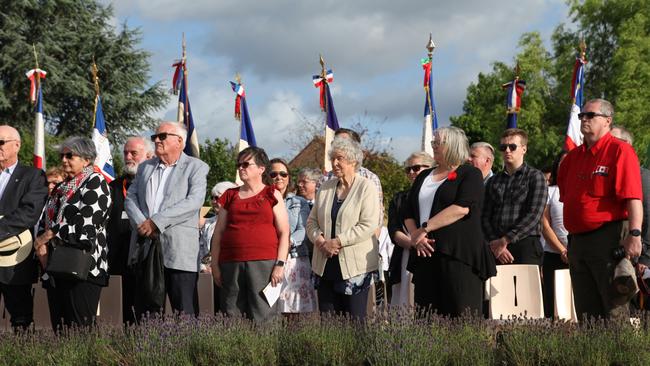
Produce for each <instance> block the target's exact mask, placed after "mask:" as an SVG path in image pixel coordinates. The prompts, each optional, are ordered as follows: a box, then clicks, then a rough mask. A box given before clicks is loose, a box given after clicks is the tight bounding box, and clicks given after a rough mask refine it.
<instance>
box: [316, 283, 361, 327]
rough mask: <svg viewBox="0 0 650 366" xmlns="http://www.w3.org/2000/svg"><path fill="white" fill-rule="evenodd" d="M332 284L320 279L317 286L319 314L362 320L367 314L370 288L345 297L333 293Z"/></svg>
mask: <svg viewBox="0 0 650 366" xmlns="http://www.w3.org/2000/svg"><path fill="white" fill-rule="evenodd" d="M334 282H335V281H331V280H326V279H323V278H321V280H320V283H319V284H318V290H317V292H318V308H319V310H320V312H321V314H323V313H334V314H347V315H350V316H351V317H352V318H353V319H357V320H361V319H364V318H365V317H366V315H367V312H368V295H369V293H370V287H368V288H366V289H364V290H362V291H361V292H359V293H356V294H354V295H345V294H341V293H338V292H336V291H334Z"/></svg>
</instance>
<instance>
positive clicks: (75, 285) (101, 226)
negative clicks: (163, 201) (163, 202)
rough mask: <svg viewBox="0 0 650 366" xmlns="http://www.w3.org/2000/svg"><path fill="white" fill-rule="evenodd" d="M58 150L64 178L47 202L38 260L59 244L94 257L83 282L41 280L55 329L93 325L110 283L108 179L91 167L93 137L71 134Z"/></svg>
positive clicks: (52, 276)
mask: <svg viewBox="0 0 650 366" xmlns="http://www.w3.org/2000/svg"><path fill="white" fill-rule="evenodd" d="M60 153H61V166H62V167H63V171H64V172H65V175H66V178H65V179H64V180H63V181H62V182H61V183H59V184H58V185H57V186H56V187H55V188H54V190H53V191H52V194H51V195H50V198H49V199H48V201H47V203H46V204H45V213H44V218H45V220H43V221H42V222H43V224H44V229H45V230H44V232H43V233H42V234H41V235H39V236H38V237H37V239H36V243H35V244H34V247H35V249H36V253H37V255H38V256H39V257H40V258H47V257H48V255H49V254H50V253H51V252H52V251H53V250H56V248H57V247H59V246H61V247H64V246H69V247H74V248H77V249H81V250H85V251H87V252H89V253H90V254H91V256H92V266H91V268H90V271H89V273H88V277H87V279H86V280H77V279H69V278H64V277H59V276H57V275H50V279H49V280H48V281H47V282H45V283H44V286H45V287H46V288H47V298H48V304H49V307H50V318H51V321H52V327H53V328H54V330H55V331H59V330H60V328H59V327H60V326H62V325H63V326H66V327H69V326H72V325H76V326H91V325H93V324H94V321H95V316H96V314H97V305H98V303H99V295H100V293H101V289H102V287H105V286H107V285H108V277H109V276H108V272H107V271H108V262H107V253H108V247H107V245H106V221H107V220H108V214H109V212H110V211H109V210H110V206H111V195H110V191H109V188H108V183H106V180H105V179H104V176H103V175H102V174H100V173H97V172H95V171H94V169H93V163H94V162H95V157H96V156H97V152H96V150H95V144H94V143H93V142H92V140H91V139H89V138H86V137H70V138H68V139H66V140H65V141H64V142H63V143H62V144H61V147H60Z"/></svg>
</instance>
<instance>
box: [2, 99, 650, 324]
mask: <svg viewBox="0 0 650 366" xmlns="http://www.w3.org/2000/svg"><path fill="white" fill-rule="evenodd" d="M613 115H614V110H613V107H612V105H611V104H610V103H609V102H608V101H606V100H603V99H595V100H591V101H589V102H587V103H586V104H585V106H584V107H583V109H582V112H581V113H580V115H579V117H580V120H581V132H582V133H583V135H584V143H583V144H582V145H581V146H578V147H577V148H575V149H573V150H571V151H570V152H562V153H561V154H559V155H558V156H557V158H556V159H555V161H554V162H553V165H552V167H549V168H548V169H544V171H546V172H547V173H548V174H545V173H543V172H542V170H539V169H536V168H534V167H532V166H530V165H528V164H527V163H526V161H525V156H526V153H527V151H528V136H527V134H526V132H525V131H523V130H521V129H516V128H513V129H507V130H505V131H504V133H503V134H502V136H501V138H500V141H499V144H498V145H497V149H496V150H498V151H499V152H500V153H501V158H502V161H503V169H502V170H500V171H497V172H494V171H493V169H494V166H493V165H494V162H495V148H494V147H493V146H492V145H491V144H490V143H488V142H476V143H474V144H472V145H471V146H470V144H469V142H468V138H467V136H466V135H465V133H464V131H463V130H461V129H459V128H457V127H442V128H439V129H437V130H436V131H435V132H434V136H433V140H432V141H431V145H432V148H433V156H431V155H429V154H428V153H426V152H424V151H419V152H414V153H413V154H411V155H410V156H409V157H408V159H407V160H406V162H405V164H404V171H405V174H406V176H407V178H408V180H409V181H410V182H411V187H410V188H409V189H407V190H406V191H403V192H398V193H396V194H395V195H394V196H393V197H389V200H388V201H389V202H390V205H389V208H388V213H387V228H384V227H383V225H384V224H383V223H384V208H383V193H382V188H381V181H380V179H379V178H378V176H377V175H376V174H374V173H373V172H371V171H370V170H368V169H367V168H364V167H363V159H364V154H363V151H362V148H361V139H360V136H359V135H358V134H357V133H356V132H355V131H352V130H349V129H340V130H338V131H336V136H335V138H334V140H333V142H332V144H331V147H330V149H329V151H328V154H329V155H328V156H329V159H330V161H331V163H332V171H331V172H328V173H327V174H325V175H323V173H322V172H321V171H320V170H319V169H314V168H310V167H306V168H303V169H302V170H300V171H299V172H298V174H297V176H296V178H297V179H296V182H294V181H293V179H292V175H291V171H290V169H289V166H288V164H287V163H286V162H285V161H284V160H282V159H279V158H275V159H269V157H268V156H267V154H266V152H265V151H264V150H263V149H262V148H259V147H248V148H246V149H244V150H243V151H241V152H240V153H239V155H238V156H237V163H236V165H237V172H238V177H239V179H241V184H240V185H236V184H235V183H232V182H219V183H217V184H216V185H215V186H214V187H211V188H210V190H209V191H207V189H208V187H207V183H206V182H207V176H208V174H209V167H208V165H207V164H205V163H204V162H202V161H201V160H199V159H197V158H194V157H190V156H188V155H186V154H185V153H183V148H184V146H185V142H186V140H187V131H186V130H185V128H184V126H182V125H180V124H178V123H175V122H161V123H160V125H159V126H158V128H157V130H156V132H155V134H153V135H152V136H151V142H152V143H149V141H147V140H146V139H145V138H143V137H141V136H134V137H130V138H129V139H128V140H127V141H126V143H125V144H124V150H123V152H124V172H123V175H122V176H121V177H119V178H117V179H115V180H113V181H112V182H110V184H109V183H107V181H106V179H105V177H104V176H103V175H102V174H100V173H99V172H97V171H96V170H95V169H94V168H93V163H94V161H95V158H96V150H95V146H94V144H93V142H92V141H91V140H90V139H89V138H86V137H70V138H68V139H66V140H65V141H64V142H63V143H62V144H61V145H60V146H59V147H58V149H59V153H60V157H61V164H60V167H57V168H51V169H49V170H48V171H47V172H43V171H40V170H37V169H35V168H31V167H28V166H26V165H24V164H22V163H21V162H18V158H17V157H18V151H19V150H20V148H21V139H20V135H19V133H18V131H17V130H15V129H14V128H12V127H10V126H0V168H1V169H2V170H1V172H0V215H1V216H0V294H1V295H2V297H3V298H4V301H5V305H6V309H7V311H8V312H9V314H10V315H11V325H12V326H13V327H14V328H15V329H28V328H29V327H30V324H31V323H32V321H33V319H32V318H33V310H32V309H33V299H32V292H31V286H32V285H33V283H35V282H37V280H38V279H40V282H41V283H42V286H43V287H45V288H46V289H47V297H48V303H49V307H50V315H51V320H52V327H53V328H54V329H55V330H57V329H60V327H61V326H70V325H79V326H90V325H92V324H93V323H94V321H95V315H96V311H97V306H98V302H99V298H100V293H101V290H102V287H104V286H107V284H108V281H109V276H110V275H120V276H122V288H123V304H122V306H123V314H124V321H125V322H127V323H134V322H138V321H139V320H140V319H141V317H142V316H145V315H147V314H152V313H161V312H163V311H164V308H165V301H166V299H168V300H169V303H170V305H171V308H172V309H173V311H174V312H179V313H185V314H189V315H195V316H196V315H198V313H199V308H198V289H197V281H198V275H199V273H201V272H205V273H210V274H211V276H212V278H213V280H214V289H215V292H214V294H215V299H214V300H215V311H220V312H223V313H225V314H226V315H228V316H242V315H243V316H245V317H248V318H250V319H253V320H255V321H268V320H270V319H273V318H275V317H277V316H279V314H284V316H285V317H287V318H289V319H291V318H294V317H296V316H298V315H297V314H301V313H312V312H316V311H320V312H321V313H330V312H331V313H339V314H347V315H349V316H350V317H352V318H354V319H364V318H366V317H367V316H368V309H369V308H372V307H369V306H368V304H369V303H370V304H373V303H374V304H376V305H385V306H407V307H413V306H416V307H417V309H418V310H419V311H418V312H417V314H418V315H419V316H426V315H427V314H429V313H431V312H436V313H438V314H442V315H447V316H452V317H457V316H460V315H463V314H468V313H470V314H475V315H476V314H482V313H483V312H484V307H485V303H484V301H485V299H484V282H485V281H486V280H487V279H489V278H490V277H492V276H495V275H496V273H497V265H508V264H530V265H536V266H540V270H541V273H542V278H543V288H544V308H545V313H546V315H547V316H552V315H553V276H554V271H555V270H557V269H565V268H569V269H570V273H571V278H572V282H573V290H574V296H575V306H576V311H577V313H578V315H579V316H580V317H583V316H592V317H604V318H611V317H619V316H626V315H627V314H628V312H629V304H628V302H629V300H630V299H631V296H627V297H625V300H626V301H624V302H621V301H619V300H620V298H616V294H613V292H612V281H613V280H614V273H615V268H618V267H620V265H621V263H622V262H624V261H626V260H627V261H629V263H630V265H632V264H634V265H635V266H636V270H637V272H638V274H639V275H640V276H643V274H644V273H646V275H647V272H648V268H647V266H648V265H649V264H650V260H648V258H650V257H649V253H648V245H649V243H648V228H647V226H648V225H647V218H648V211H649V210H648V203H649V202H648V200H649V198H648V195H649V194H650V187H648V186H649V185H650V172H649V171H648V170H646V169H643V168H640V166H639V161H638V158H637V156H636V154H635V152H634V150H633V148H632V146H631V143H632V136H631V135H630V134H629V132H627V131H626V130H625V129H624V128H622V127H620V126H614V125H612V123H613ZM558 150H559V149H558ZM206 193H209V195H210V197H211V200H210V202H211V214H209V215H207V217H205V215H204V213H205V212H204V211H202V210H201V208H202V206H203V202H204V200H205V196H206ZM382 230H383V233H382ZM386 232H387V235H386ZM380 239H381V240H382V241H385V242H388V244H389V245H385V244H380ZM642 240H643V245H642ZM380 248H381V249H380ZM624 263H627V262H624ZM616 271H617V273H618V270H616ZM269 287H271V288H276V289H277V288H279V289H280V291H279V295H278V296H277V301H275V299H273V296H272V295H271V296H270V295H269V293H270V291H269V292H267V290H268V289H269ZM373 288H374V289H375V291H371V290H372V289H373ZM384 289H385V290H387V291H385V292H384V291H383V290H384ZM371 293H375V296H376V298H369V296H371ZM384 301H386V302H385V303H384Z"/></svg>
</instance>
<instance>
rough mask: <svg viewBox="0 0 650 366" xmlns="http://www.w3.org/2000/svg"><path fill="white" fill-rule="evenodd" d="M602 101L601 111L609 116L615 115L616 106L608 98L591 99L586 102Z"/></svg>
mask: <svg viewBox="0 0 650 366" xmlns="http://www.w3.org/2000/svg"><path fill="white" fill-rule="evenodd" d="M591 103H600V108H599V109H600V113H601V114H604V115H605V116H607V117H614V106H613V105H612V103H610V102H609V101H608V100H605V99H602V98H596V99H591V100H589V101H588V102H587V103H585V104H591Z"/></svg>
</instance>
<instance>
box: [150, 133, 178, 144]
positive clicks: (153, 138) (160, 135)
mask: <svg viewBox="0 0 650 366" xmlns="http://www.w3.org/2000/svg"><path fill="white" fill-rule="evenodd" d="M167 136H177V137H181V135H177V134H175V133H169V132H161V133H158V134H155V135H151V142H156V138H158V140H160V141H165V140H167Z"/></svg>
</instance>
